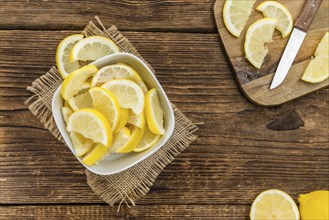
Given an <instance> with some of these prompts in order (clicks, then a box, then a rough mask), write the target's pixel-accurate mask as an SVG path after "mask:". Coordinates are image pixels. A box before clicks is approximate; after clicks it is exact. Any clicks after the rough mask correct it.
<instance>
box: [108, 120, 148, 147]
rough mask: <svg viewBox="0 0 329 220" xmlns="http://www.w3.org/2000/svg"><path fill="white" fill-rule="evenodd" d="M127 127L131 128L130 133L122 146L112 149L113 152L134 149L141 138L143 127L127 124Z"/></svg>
mask: <svg viewBox="0 0 329 220" xmlns="http://www.w3.org/2000/svg"><path fill="white" fill-rule="evenodd" d="M129 128H130V129H131V135H130V137H129V139H128V140H127V142H126V143H125V144H124V145H123V146H122V147H120V148H117V149H115V151H114V152H115V153H128V152H131V151H133V150H135V148H136V147H137V145H138V144H139V142H140V141H141V140H142V138H143V135H144V131H145V128H144V129H140V128H138V127H134V126H129Z"/></svg>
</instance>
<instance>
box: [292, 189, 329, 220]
mask: <svg viewBox="0 0 329 220" xmlns="http://www.w3.org/2000/svg"><path fill="white" fill-rule="evenodd" d="M298 202H299V211H300V217H301V219H313V220H323V219H329V191H328V190H317V191H313V192H310V193H307V194H300V195H299V198H298Z"/></svg>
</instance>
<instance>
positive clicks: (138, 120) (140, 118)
mask: <svg viewBox="0 0 329 220" xmlns="http://www.w3.org/2000/svg"><path fill="white" fill-rule="evenodd" d="M128 123H129V124H131V125H134V126H136V127H139V128H141V129H143V128H144V127H145V116H144V112H142V113H141V114H139V115H136V114H135V113H134V112H133V111H131V110H129V118H128Z"/></svg>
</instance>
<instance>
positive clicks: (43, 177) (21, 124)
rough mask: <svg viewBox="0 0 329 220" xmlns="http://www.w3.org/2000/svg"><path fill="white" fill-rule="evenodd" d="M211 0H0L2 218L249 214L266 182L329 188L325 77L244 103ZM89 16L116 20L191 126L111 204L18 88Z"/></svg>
mask: <svg viewBox="0 0 329 220" xmlns="http://www.w3.org/2000/svg"><path fill="white" fill-rule="evenodd" d="M213 4H214V1H213V0H193V1H192V0H184V1H183V0H171V1H105V0H97V1H69V0H61V1H47V0H44V1H35V0H30V1H8V0H7V1H3V0H1V1H0V10H1V15H0V16H1V29H0V40H1V43H0V55H1V59H0V66H1V70H0V74H1V75H0V76H1V80H0V89H1V90H0V91H1V94H0V164H1V167H0V175H1V176H0V202H1V207H0V218H1V219H29V218H31V219H36V218H40V219H42V218H47V219H61V218H62V219H66V218H76V219H79V218H80V219H92V218H100V219H101V218H122V219H144V218H149V219H160V218H163V219H168V218H170V217H172V218H178V219H182V218H183V217H195V218H197V217H199V218H205V217H208V218H213V219H246V218H247V217H248V213H249V209H250V205H251V203H252V201H253V199H254V198H255V196H256V195H257V194H258V193H260V192H261V191H263V190H266V189H270V188H278V189H282V190H284V191H286V192H287V193H289V194H290V195H291V196H292V197H293V198H294V199H296V198H297V197H298V194H300V193H306V192H309V191H313V190H318V189H328V187H329V186H328V183H329V146H328V145H329V136H328V131H329V123H328V122H329V105H328V101H329V97H328V96H329V90H328V88H327V89H322V90H320V91H318V92H315V93H313V94H310V95H307V96H305V97H303V98H300V99H298V100H296V101H294V102H292V103H289V104H287V105H284V106H280V107H277V108H263V107H258V106H256V105H254V104H252V103H250V102H249V101H248V100H247V99H246V98H245V97H244V96H243V94H242V93H241V92H240V90H239V88H238V87H237V85H236V82H235V80H234V78H233V75H232V71H231V69H230V66H229V64H228V62H227V59H226V57H225V54H224V51H223V47H222V44H221V41H220V39H219V37H218V34H217V29H216V27H215V21H214V16H213ZM95 15H99V16H100V18H101V19H102V21H103V22H104V23H105V25H106V26H109V25H110V24H111V23H113V24H116V25H117V26H118V27H119V28H120V30H122V32H123V33H124V34H125V35H126V36H127V37H128V38H129V39H130V40H131V42H132V43H133V44H134V45H135V46H136V48H137V49H138V50H139V51H140V53H141V54H142V56H144V58H145V59H146V60H147V61H148V62H149V63H150V64H151V65H152V66H153V67H154V68H155V70H156V72H157V76H158V79H159V80H160V82H161V83H162V85H163V87H164V89H165V90H166V91H167V94H168V96H169V98H170V99H171V101H172V102H174V103H175V104H176V105H177V107H179V109H180V110H182V111H183V112H184V113H185V114H186V115H187V116H188V117H189V118H190V119H191V120H193V121H194V122H196V123H199V127H200V130H199V131H198V135H199V138H198V139H197V140H196V141H195V142H194V143H193V144H192V145H191V146H190V147H189V148H188V149H187V150H186V151H184V152H183V153H182V154H181V155H180V156H179V157H178V158H176V159H175V160H174V162H172V163H171V164H170V165H168V166H167V167H166V169H165V170H163V172H162V173H161V174H160V175H159V177H158V179H157V180H156V182H155V184H154V186H153V187H152V189H151V191H150V192H149V193H148V194H147V195H146V196H145V197H144V198H142V199H141V200H139V201H138V202H137V206H136V207H133V208H128V207H126V206H123V207H122V208H121V210H120V212H119V213H117V209H116V208H115V207H109V206H108V205H107V204H105V203H103V202H102V201H101V200H100V199H99V197H98V196H96V195H95V194H94V193H93V192H92V190H91V189H90V188H89V186H88V185H87V183H86V177H85V174H84V168H83V167H82V166H81V165H80V164H79V162H78V161H77V160H76V159H75V158H74V156H73V155H72V153H71V152H70V151H69V149H68V148H67V147H65V146H64V145H63V144H61V143H59V142H58V141H57V140H56V139H55V138H54V137H52V136H51V135H50V133H49V132H48V131H47V130H46V129H45V128H44V127H43V126H42V125H41V124H40V123H39V122H38V120H37V119H36V118H35V117H34V116H33V115H32V114H31V113H30V112H29V111H28V109H27V107H26V106H25V105H24V101H25V100H26V98H28V97H29V95H30V94H29V92H28V91H27V90H26V87H27V86H29V85H30V84H31V82H32V81H33V80H34V79H36V78H37V77H39V76H40V75H42V74H44V73H45V72H46V71H47V70H48V69H49V68H50V67H51V66H52V65H53V64H54V62H55V59H54V57H55V50H56V46H57V44H58V43H59V41H60V40H61V39H62V38H63V37H65V36H67V35H69V34H73V33H78V32H79V31H80V30H82V28H83V27H84V26H85V25H86V24H87V22H88V21H89V20H91V19H93V17H94V16H95ZM303 124H304V126H302V125H303ZM284 129H288V130H284Z"/></svg>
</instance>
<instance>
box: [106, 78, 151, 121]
mask: <svg viewBox="0 0 329 220" xmlns="http://www.w3.org/2000/svg"><path fill="white" fill-rule="evenodd" d="M102 87H103V88H105V89H107V90H109V91H110V92H112V93H113V94H114V96H115V97H116V98H117V100H118V101H119V105H120V107H121V108H125V109H132V110H133V112H134V113H135V114H137V115H138V114H140V113H142V112H143V110H144V104H145V98H144V92H143V90H142V89H141V87H140V86H139V85H137V84H136V83H135V82H133V81H131V80H127V79H114V80H111V81H109V82H107V83H105V84H103V85H102Z"/></svg>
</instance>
